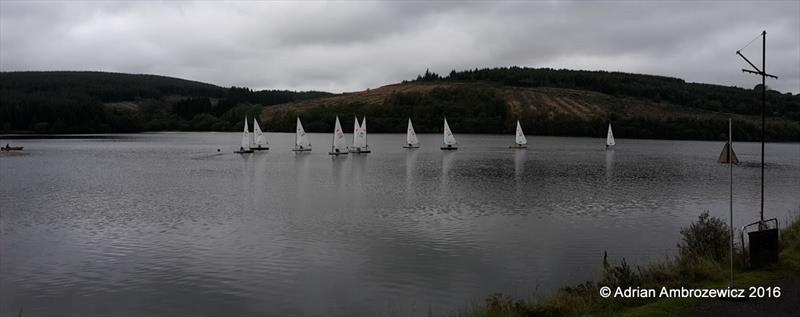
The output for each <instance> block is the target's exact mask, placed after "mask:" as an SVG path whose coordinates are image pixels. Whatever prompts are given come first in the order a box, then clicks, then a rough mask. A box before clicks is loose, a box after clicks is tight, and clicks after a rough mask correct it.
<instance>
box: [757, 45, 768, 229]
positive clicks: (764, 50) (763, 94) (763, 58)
mask: <svg viewBox="0 0 800 317" xmlns="http://www.w3.org/2000/svg"><path fill="white" fill-rule="evenodd" d="M761 35H762V36H761V40H762V41H761V222H762V225H763V222H764V131H765V129H766V128H765V127H766V119H765V118H766V109H767V31H766V30H764V31H762V32H761ZM759 227H760V226H759ZM759 229H761V228H759Z"/></svg>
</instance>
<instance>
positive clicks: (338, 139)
mask: <svg viewBox="0 0 800 317" xmlns="http://www.w3.org/2000/svg"><path fill="white" fill-rule="evenodd" d="M331 152H347V145H346V144H345V139H344V131H342V125H341V124H340V123H339V116H336V125H335V126H334V128H333V143H332V144H331Z"/></svg>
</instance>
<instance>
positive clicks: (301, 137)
mask: <svg viewBox="0 0 800 317" xmlns="http://www.w3.org/2000/svg"><path fill="white" fill-rule="evenodd" d="M294 144H295V148H296V149H297V148H301V149H311V142H309V141H308V135H306V130H305V129H303V124H302V123H300V117H297V132H296V133H295V137H294Z"/></svg>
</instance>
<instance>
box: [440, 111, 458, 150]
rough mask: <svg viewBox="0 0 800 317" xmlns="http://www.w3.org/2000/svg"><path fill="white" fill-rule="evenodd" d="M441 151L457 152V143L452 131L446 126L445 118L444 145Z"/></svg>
mask: <svg viewBox="0 0 800 317" xmlns="http://www.w3.org/2000/svg"><path fill="white" fill-rule="evenodd" d="M441 149H442V150H444V151H454V150H458V142H456V137H454V136H453V131H450V126H449V125H447V118H444V145H443V146H442V147H441Z"/></svg>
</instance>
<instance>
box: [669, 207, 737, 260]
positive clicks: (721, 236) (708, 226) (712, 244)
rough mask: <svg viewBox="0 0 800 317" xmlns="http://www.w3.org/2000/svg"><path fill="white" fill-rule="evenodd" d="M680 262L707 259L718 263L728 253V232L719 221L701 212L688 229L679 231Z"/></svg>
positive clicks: (723, 223) (726, 226)
mask: <svg viewBox="0 0 800 317" xmlns="http://www.w3.org/2000/svg"><path fill="white" fill-rule="evenodd" d="M681 236H682V238H681V240H682V241H681V243H679V244H678V249H679V250H680V256H681V260H683V261H686V260H693V259H709V260H712V261H716V262H720V261H722V260H724V259H725V258H726V257H727V256H728V252H730V250H729V249H730V231H729V230H728V225H726V224H725V222H723V221H722V220H721V219H719V218H716V217H711V216H710V215H709V214H708V211H705V212H703V213H702V214H700V216H699V217H698V219H697V222H694V223H692V224H691V225H690V226H689V227H688V228H683V229H681Z"/></svg>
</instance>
